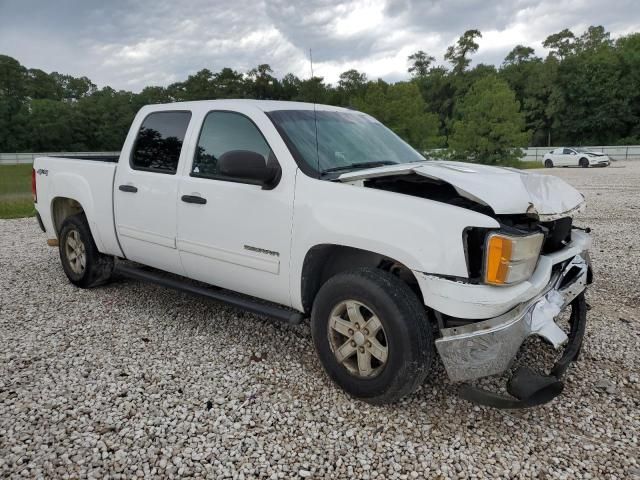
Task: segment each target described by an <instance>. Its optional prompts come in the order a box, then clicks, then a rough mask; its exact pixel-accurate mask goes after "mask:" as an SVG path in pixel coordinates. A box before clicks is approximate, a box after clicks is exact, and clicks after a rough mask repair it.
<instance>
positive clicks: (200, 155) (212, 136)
mask: <svg viewBox="0 0 640 480" xmlns="http://www.w3.org/2000/svg"><path fill="white" fill-rule="evenodd" d="M234 150H248V151H251V152H256V153H259V154H260V155H262V156H263V157H264V159H265V164H266V163H267V162H268V160H271V161H274V160H275V157H273V153H272V152H271V148H269V145H268V144H267V141H266V140H265V139H264V137H263V136H262V134H261V133H260V130H258V127H256V126H255V125H254V123H253V122H252V121H251V120H249V119H248V118H247V117H245V116H244V115H242V114H240V113H235V112H224V111H213V112H209V113H208V114H207V116H206V118H205V119H204V123H203V124H202V131H201V132H200V138H199V139H198V146H197V148H196V155H195V158H194V160H193V166H192V168H191V176H192V177H210V178H216V177H218V176H219V172H218V159H219V158H220V157H221V156H222V155H224V154H225V153H228V152H230V151H234Z"/></svg>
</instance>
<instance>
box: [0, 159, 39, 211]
mask: <svg viewBox="0 0 640 480" xmlns="http://www.w3.org/2000/svg"><path fill="white" fill-rule="evenodd" d="M32 168H33V166H32V165H31V164H23V165H0V218H21V217H32V216H33V215H35V213H36V211H35V209H34V208H33V199H32V198H31V169H32Z"/></svg>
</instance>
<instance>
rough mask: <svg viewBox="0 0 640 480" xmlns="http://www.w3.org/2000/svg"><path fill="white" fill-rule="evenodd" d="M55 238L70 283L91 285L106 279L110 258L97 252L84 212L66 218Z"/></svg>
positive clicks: (110, 262)
mask: <svg viewBox="0 0 640 480" xmlns="http://www.w3.org/2000/svg"><path fill="white" fill-rule="evenodd" d="M58 238H59V251H60V261H61V263H62V269H63V270H64V273H65V274H66V275H67V278H68V279H69V281H70V282H71V283H73V284H74V285H76V286H78V287H80V288H91V287H95V286H98V285H101V284H103V283H106V282H108V281H109V279H110V278H111V274H112V273H113V266H114V259H113V257H112V256H110V255H104V254H102V253H100V252H99V251H98V247H96V244H95V242H94V241H93V236H92V235H91V230H90V229H89V224H88V223H87V217H86V216H85V215H84V213H80V214H78V215H73V216H71V217H68V218H67V219H66V220H65V221H64V222H63V223H62V228H61V229H60V235H59V237H58Z"/></svg>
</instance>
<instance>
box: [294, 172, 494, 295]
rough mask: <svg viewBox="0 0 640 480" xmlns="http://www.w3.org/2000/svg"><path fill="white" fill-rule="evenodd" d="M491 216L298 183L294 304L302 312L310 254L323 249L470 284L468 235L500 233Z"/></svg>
mask: <svg viewBox="0 0 640 480" xmlns="http://www.w3.org/2000/svg"><path fill="white" fill-rule="evenodd" d="M498 226H499V224H498V222H497V221H496V220H495V219H493V218H491V217H488V216H486V215H482V214H480V213H477V212H473V211H470V210H466V209H463V208H460V207H455V206H452V205H448V204H444V203H440V202H436V201H433V200H428V199H423V198H418V197H412V196H409V195H403V194H398V193H394V192H387V191H383V190H377V189H372V188H366V187H360V186H357V185H351V184H345V183H337V182H329V181H322V180H317V179H312V178H310V177H308V176H306V175H304V174H302V173H300V172H298V174H297V178H296V196H295V204H294V221H293V242H292V269H291V275H292V282H291V286H292V288H291V291H292V303H293V304H294V305H295V306H298V307H300V306H301V304H302V302H301V298H300V292H301V288H300V284H301V276H302V267H303V265H302V264H303V261H304V258H305V256H306V254H307V252H308V251H309V250H310V249H311V248H313V247H314V246H315V245H318V244H333V245H341V246H346V247H353V248H358V249H361V250H366V251H370V252H373V253H377V254H380V255H384V256H386V257H390V258H392V259H394V260H396V261H398V262H400V263H402V264H403V265H405V266H407V267H408V268H410V269H411V270H416V271H421V272H428V273H432V274H439V275H450V276H456V277H462V278H466V277H467V276H468V271H467V264H466V260H465V252H464V244H463V231H464V229H465V228H467V227H484V228H497V227H498Z"/></svg>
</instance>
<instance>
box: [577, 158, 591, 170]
mask: <svg viewBox="0 0 640 480" xmlns="http://www.w3.org/2000/svg"><path fill="white" fill-rule="evenodd" d="M578 165H580V166H581V167H582V168H589V160H587V159H586V158H581V159H580V161H579V162H578Z"/></svg>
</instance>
